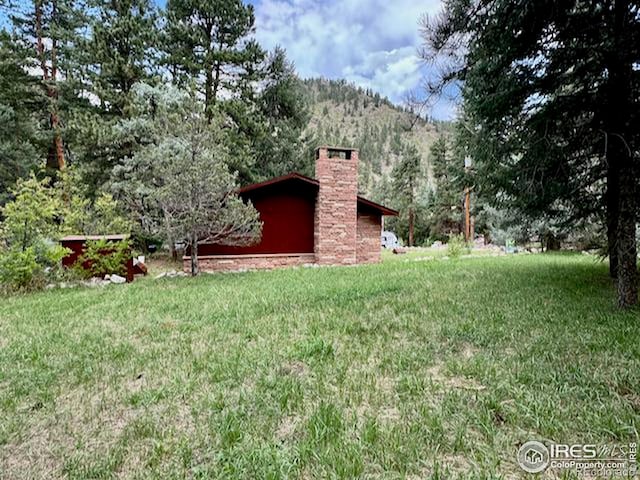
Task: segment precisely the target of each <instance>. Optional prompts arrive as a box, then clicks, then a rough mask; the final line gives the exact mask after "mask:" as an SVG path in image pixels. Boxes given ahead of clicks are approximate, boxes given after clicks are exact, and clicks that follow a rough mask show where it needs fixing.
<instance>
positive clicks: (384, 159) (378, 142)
mask: <svg viewBox="0 0 640 480" xmlns="http://www.w3.org/2000/svg"><path fill="white" fill-rule="evenodd" d="M303 83H304V86H305V90H306V94H307V98H308V102H309V108H310V110H311V119H310V121H309V124H308V126H307V128H306V134H307V138H308V141H309V142H310V143H315V144H317V145H321V144H329V145H341V146H349V147H355V148H358V149H359V150H360V181H359V188H360V191H361V192H362V193H364V194H367V195H370V196H372V197H374V198H377V199H382V197H383V196H384V191H383V190H384V189H385V187H384V184H385V183H387V180H388V177H389V176H390V174H391V170H392V168H393V166H394V165H396V164H397V163H398V161H399V159H400V154H401V150H402V145H403V143H411V144H413V145H415V146H416V147H417V149H418V152H419V153H420V156H421V159H422V164H423V167H424V169H425V171H426V174H427V176H428V177H429V178H432V170H431V168H430V166H429V149H430V148H431V145H432V144H433V143H434V142H435V140H436V139H437V138H438V136H440V135H441V134H442V133H447V132H448V131H449V130H450V129H451V126H450V124H449V123H446V122H427V121H425V120H423V119H421V118H418V119H416V116H415V115H414V114H413V113H411V112H410V111H409V110H406V109H403V108H402V107H399V106H396V105H394V104H393V103H391V102H390V101H389V100H388V99H387V98H385V97H381V96H380V95H379V94H378V93H376V92H373V91H371V90H365V89H363V88H359V87H356V86H354V85H351V84H349V83H347V82H346V81H344V80H327V79H307V80H304V81H303Z"/></svg>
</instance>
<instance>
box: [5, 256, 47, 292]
mask: <svg viewBox="0 0 640 480" xmlns="http://www.w3.org/2000/svg"><path fill="white" fill-rule="evenodd" d="M43 273H44V269H43V268H42V265H40V264H38V261H37V257H36V251H35V249H34V248H33V247H28V248H26V249H24V250H19V249H11V250H7V251H4V252H2V253H1V254H0V283H2V286H3V289H4V290H8V291H20V290H29V289H32V288H37V287H38V286H41V285H42V284H44V275H43Z"/></svg>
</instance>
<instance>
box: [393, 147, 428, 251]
mask: <svg viewBox="0 0 640 480" xmlns="http://www.w3.org/2000/svg"><path fill="white" fill-rule="evenodd" d="M421 160H422V159H421V157H420V153H419V152H418V149H417V148H416V146H415V145H413V144H406V145H405V146H404V148H403V150H402V155H401V159H400V162H399V163H398V164H397V165H396V166H395V167H393V171H392V172H391V177H392V179H393V191H394V194H395V196H396V199H397V202H398V205H399V207H400V209H401V211H402V215H406V219H407V224H408V234H407V235H408V242H409V246H410V247H413V245H414V232H415V222H416V211H417V209H418V192H419V188H420V186H421V183H422V182H423V179H424V174H423V170H422V165H421V163H422V162H421Z"/></svg>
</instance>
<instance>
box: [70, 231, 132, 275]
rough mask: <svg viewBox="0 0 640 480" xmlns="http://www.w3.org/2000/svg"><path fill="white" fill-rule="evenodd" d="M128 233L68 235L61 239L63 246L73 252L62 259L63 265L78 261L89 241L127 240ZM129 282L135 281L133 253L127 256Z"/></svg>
mask: <svg viewBox="0 0 640 480" xmlns="http://www.w3.org/2000/svg"><path fill="white" fill-rule="evenodd" d="M128 238H129V236H128V235H68V236H66V237H64V238H63V239H61V240H60V243H61V245H62V246H63V247H65V248H68V249H69V250H71V253H70V254H69V255H67V256H66V257H64V258H63V259H62V265H63V266H65V267H72V266H73V265H75V263H76V262H77V261H78V258H80V256H81V255H82V254H83V253H84V251H85V249H86V246H87V242H88V241H92V240H93V241H95V240H106V241H107V242H112V243H117V242H121V241H122V240H127V239H128ZM83 267H84V268H89V266H88V265H84V264H83ZM126 268H127V274H126V278H127V282H133V278H134V273H135V268H134V265H133V258H132V256H131V255H128V256H127V265H126Z"/></svg>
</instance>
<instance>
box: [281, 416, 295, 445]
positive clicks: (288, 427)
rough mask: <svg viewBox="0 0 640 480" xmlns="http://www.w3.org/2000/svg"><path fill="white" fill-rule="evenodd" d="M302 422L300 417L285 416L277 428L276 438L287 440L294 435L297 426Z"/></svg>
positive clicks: (282, 440)
mask: <svg viewBox="0 0 640 480" xmlns="http://www.w3.org/2000/svg"><path fill="white" fill-rule="evenodd" d="M299 424H300V417H298V416H295V415H291V416H286V417H283V418H282V420H280V424H279V425H278V428H277V429H276V439H278V440H279V441H280V442H286V441H287V440H290V439H292V438H293V437H294V435H295V431H296V428H297V426H298V425H299Z"/></svg>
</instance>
